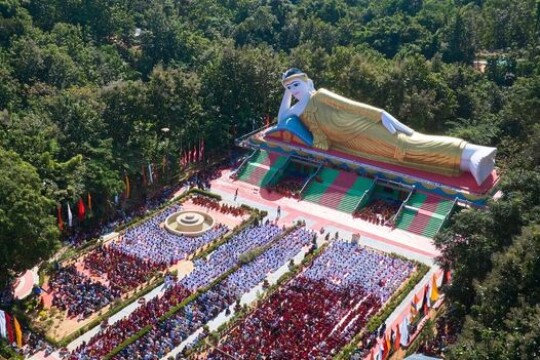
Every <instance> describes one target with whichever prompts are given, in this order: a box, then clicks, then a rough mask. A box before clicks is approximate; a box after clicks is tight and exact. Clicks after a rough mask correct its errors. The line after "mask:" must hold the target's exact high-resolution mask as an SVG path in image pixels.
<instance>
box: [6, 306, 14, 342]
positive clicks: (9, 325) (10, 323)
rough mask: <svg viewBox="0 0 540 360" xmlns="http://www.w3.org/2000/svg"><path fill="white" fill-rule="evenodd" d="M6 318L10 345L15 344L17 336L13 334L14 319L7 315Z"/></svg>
mask: <svg viewBox="0 0 540 360" xmlns="http://www.w3.org/2000/svg"><path fill="white" fill-rule="evenodd" d="M5 316H6V328H7V335H8V336H7V338H8V341H9V343H10V344H13V343H14V342H15V334H14V333H13V321H12V317H11V316H10V315H9V314H8V313H5Z"/></svg>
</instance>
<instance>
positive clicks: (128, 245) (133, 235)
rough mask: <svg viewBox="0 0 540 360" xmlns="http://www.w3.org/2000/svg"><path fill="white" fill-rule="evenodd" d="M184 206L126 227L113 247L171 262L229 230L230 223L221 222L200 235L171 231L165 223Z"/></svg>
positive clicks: (176, 206)
mask: <svg viewBox="0 0 540 360" xmlns="http://www.w3.org/2000/svg"><path fill="white" fill-rule="evenodd" d="M181 209H182V207H181V206H180V205H173V206H170V207H168V208H167V209H165V210H163V211H162V212H161V213H159V214H158V215H156V216H153V217H152V218H150V219H148V220H146V221H144V222H143V223H141V224H139V225H137V226H133V227H130V228H128V229H126V232H125V233H124V234H123V235H121V237H120V240H119V241H116V242H114V243H113V244H111V247H112V248H114V249H117V250H118V251H120V252H122V253H124V254H128V255H132V256H135V257H138V258H140V259H143V260H146V261H153V262H158V263H162V264H167V265H169V266H170V265H173V264H175V263H176V262H178V261H179V260H183V259H185V258H186V257H188V256H189V255H191V254H193V253H195V251H196V250H197V249H199V248H201V247H203V246H205V245H207V244H209V243H211V242H213V241H214V240H216V239H217V238H219V237H221V236H223V235H224V234H226V233H227V232H228V231H229V229H228V227H227V226H225V225H223V224H217V225H215V226H214V227H213V228H212V229H210V230H208V231H206V232H205V233H203V234H202V235H200V236H196V237H188V236H181V235H177V234H172V233H169V232H168V231H167V230H166V229H165V228H164V227H163V226H162V224H163V222H164V221H165V220H166V219H167V217H168V216H169V215H172V214H174V213H175V212H178V211H180V210H181Z"/></svg>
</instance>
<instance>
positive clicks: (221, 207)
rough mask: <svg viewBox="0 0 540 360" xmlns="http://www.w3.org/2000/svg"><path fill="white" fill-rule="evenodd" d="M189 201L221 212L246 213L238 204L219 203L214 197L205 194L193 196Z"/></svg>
mask: <svg viewBox="0 0 540 360" xmlns="http://www.w3.org/2000/svg"><path fill="white" fill-rule="evenodd" d="M191 201H192V202H193V204H195V205H199V206H202V207H205V208H207V209H211V210H215V211H219V212H220V213H222V214H230V215H233V216H243V215H244V214H245V213H246V209H244V208H242V207H240V206H233V205H227V204H223V203H220V202H219V201H217V200H216V199H211V198H209V197H206V196H194V197H193V198H191Z"/></svg>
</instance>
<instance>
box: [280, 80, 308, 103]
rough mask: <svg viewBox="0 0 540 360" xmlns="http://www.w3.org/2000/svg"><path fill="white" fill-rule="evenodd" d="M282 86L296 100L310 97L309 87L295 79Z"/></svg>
mask: <svg viewBox="0 0 540 360" xmlns="http://www.w3.org/2000/svg"><path fill="white" fill-rule="evenodd" d="M284 86H285V88H286V89H287V90H289V91H290V92H291V93H292V95H293V96H294V98H295V99H296V100H301V99H303V98H305V97H306V96H310V87H309V84H308V83H307V82H305V81H302V80H298V79H295V80H292V81H290V82H287V83H285V84H284Z"/></svg>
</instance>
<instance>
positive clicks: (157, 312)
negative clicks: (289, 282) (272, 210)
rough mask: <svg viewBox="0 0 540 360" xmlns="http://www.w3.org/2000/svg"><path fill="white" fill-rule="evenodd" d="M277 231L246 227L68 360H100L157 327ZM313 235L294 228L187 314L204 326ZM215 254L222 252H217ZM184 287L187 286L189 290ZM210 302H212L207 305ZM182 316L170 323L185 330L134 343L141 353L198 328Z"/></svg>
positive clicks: (168, 347)
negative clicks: (162, 318) (142, 348)
mask: <svg viewBox="0 0 540 360" xmlns="http://www.w3.org/2000/svg"><path fill="white" fill-rule="evenodd" d="M280 231H281V229H280V228H279V227H277V226H275V225H272V224H270V223H268V224H265V225H262V226H257V227H255V226H254V227H250V228H248V229H246V230H244V231H242V232H241V233H240V234H238V235H237V236H235V237H233V238H232V239H231V240H229V242H228V243H226V244H224V245H222V246H220V247H219V248H218V249H217V250H216V251H215V252H214V253H212V254H211V256H210V258H209V259H208V261H200V262H196V263H195V270H194V271H193V272H191V273H190V274H189V275H187V277H186V278H184V279H182V280H181V281H180V282H177V283H176V284H174V285H171V284H170V281H169V280H167V279H169V276H167V277H166V278H167V279H166V280H165V283H168V284H169V285H170V286H171V288H170V289H172V290H167V291H166V292H165V295H164V296H162V297H159V298H154V299H151V300H148V301H146V303H145V305H143V306H142V307H140V308H139V309H138V310H136V311H135V312H134V313H132V314H131V315H129V316H128V317H126V318H125V319H123V320H121V321H120V322H118V323H116V324H111V325H110V326H109V327H108V328H107V329H106V330H104V331H101V332H100V333H98V334H97V335H96V336H94V338H92V339H91V340H90V341H89V342H88V344H84V345H82V346H80V347H79V348H78V349H76V350H75V351H74V352H73V354H72V357H71V360H76V359H79V360H82V359H85V360H86V359H100V358H102V356H103V354H106V353H107V352H108V351H110V349H113V348H114V347H116V346H118V344H120V343H121V342H122V341H124V340H125V339H126V338H128V337H129V336H131V335H133V334H134V333H136V332H137V331H138V330H140V329H141V328H142V327H144V326H146V325H148V324H151V325H152V324H153V325H156V323H155V320H156V319H157V318H159V316H161V315H162V314H164V313H165V312H167V311H168V310H169V309H170V308H171V307H172V306H174V305H176V304H177V303H179V302H181V301H182V300H183V299H184V298H186V297H187V296H189V295H190V294H191V293H193V292H195V291H197V290H198V289H200V288H202V287H204V286H207V285H209V284H210V283H211V282H212V281H213V280H214V279H215V278H217V277H218V276H219V275H221V274H223V273H224V272H225V271H227V270H229V269H230V268H231V267H232V266H234V265H236V264H237V263H238V262H239V259H240V256H241V255H242V254H244V253H249V252H250V251H251V250H253V249H254V248H257V247H259V246H262V245H264V244H268V243H269V242H270V241H271V240H273V239H275V238H276V236H277V235H278V234H279V233H280ZM312 236H313V235H312V233H311V232H310V231H309V230H305V229H298V230H296V231H294V232H292V233H291V234H289V235H287V236H286V237H285V238H283V239H281V240H280V241H279V242H277V243H276V244H273V245H272V247H271V248H270V249H269V250H268V251H267V252H265V253H264V254H263V255H261V256H260V257H258V258H257V259H256V260H255V264H253V265H252V263H249V264H247V265H245V266H242V267H241V268H240V269H239V270H238V271H237V272H235V273H233V274H232V275H230V276H229V277H228V278H226V279H225V280H224V281H223V282H222V283H220V284H219V285H218V286H217V287H215V288H213V289H214V295H212V296H211V297H209V298H203V299H202V300H201V301H202V302H201V303H200V304H199V305H197V303H196V304H195V305H194V307H193V308H190V309H198V310H200V311H198V312H197V314H199V315H197V316H198V317H200V318H204V319H206V320H205V322H206V321H207V320H208V319H210V318H212V317H214V316H215V315H217V314H218V313H219V312H221V311H223V310H224V309H225V308H226V306H229V305H230V304H232V303H234V301H236V300H237V299H239V298H240V296H241V295H242V294H243V293H245V292H247V291H248V290H250V289H251V288H253V287H254V286H255V285H256V284H258V283H259V282H261V281H262V280H263V279H264V277H265V276H266V275H267V273H268V272H270V271H274V270H276V269H277V268H278V267H279V266H281V265H282V264H283V263H285V262H286V259H288V258H289V257H292V256H293V255H295V254H296V253H298V252H299V251H300V249H301V248H302V247H303V246H305V245H306V244H309V241H310V240H311V238H312ZM222 248H223V249H222ZM220 249H222V250H221V251H220ZM201 267H203V268H204V271H201V270H200V268H201ZM186 284H187V285H189V286H190V287H189V288H188V286H186ZM205 299H206V300H205ZM210 300H212V302H211V303H208V302H209V301H210ZM210 305H211V306H210ZM186 311H187V310H184V311H183V312H180V313H179V314H177V315H178V318H175V319H176V320H174V321H175V324H180V325H179V326H184V327H185V328H184V330H183V331H182V332H180V333H178V334H176V335H175V337H174V338H167V336H170V333H167V334H165V335H167V336H165V335H162V334H161V333H159V334H160V336H162V337H163V341H160V342H159V344H160V346H159V347H156V343H155V342H153V341H154V340H153V339H150V340H141V341H140V342H139V343H140V344H141V343H142V344H146V345H144V346H145V348H148V349H150V348H151V349H154V350H156V353H162V352H165V351H167V352H168V351H170V350H171V349H172V346H173V345H175V344H176V345H177V344H178V341H180V339H185V338H186V337H187V336H189V335H190V334H191V333H192V332H193V331H195V330H196V329H197V328H199V327H200V326H202V325H201V323H200V322H195V321H194V316H193V315H189V311H188V312H186ZM193 312H195V310H193ZM175 316H176V315H175ZM165 328H168V327H165ZM160 329H161V328H160ZM160 329H154V330H153V331H156V334H158V331H160ZM145 339H146V338H145ZM148 342H150V344H149V343H148ZM176 345H175V346H176ZM162 346H163V347H162ZM125 354H129V355H126V356H127V357H126V358H129V356H132V357H131V358H136V354H137V353H136V352H132V351H131V350H129V349H127V350H126V352H125Z"/></svg>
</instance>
